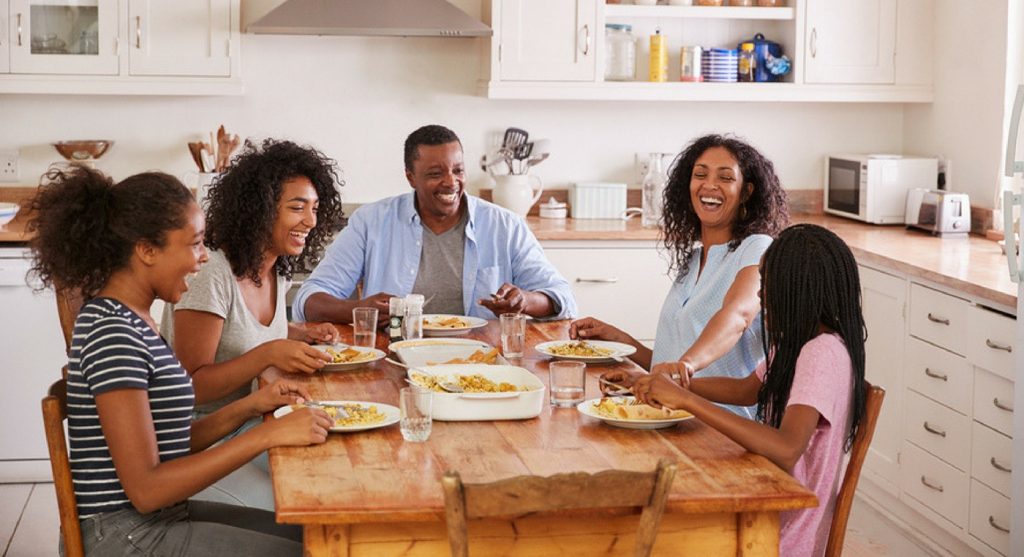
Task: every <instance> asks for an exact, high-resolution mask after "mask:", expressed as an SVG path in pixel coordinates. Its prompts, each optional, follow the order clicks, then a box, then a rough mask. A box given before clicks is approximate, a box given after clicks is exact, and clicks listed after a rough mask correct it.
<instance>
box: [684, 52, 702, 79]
mask: <svg viewBox="0 0 1024 557" xmlns="http://www.w3.org/2000/svg"><path fill="white" fill-rule="evenodd" d="M679 81H704V77H703V75H702V74H701V47H699V46H684V47H683V48H681V49H680V50H679Z"/></svg>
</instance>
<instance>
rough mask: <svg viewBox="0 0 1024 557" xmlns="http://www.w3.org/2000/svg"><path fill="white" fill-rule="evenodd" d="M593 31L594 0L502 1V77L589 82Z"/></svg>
mask: <svg viewBox="0 0 1024 557" xmlns="http://www.w3.org/2000/svg"><path fill="white" fill-rule="evenodd" d="M598 31H600V32H601V37H603V36H604V27H603V26H602V27H601V29H600V30H599V29H598V28H597V5H596V4H595V3H594V1H593V0H503V1H502V2H501V30H500V35H499V36H500V41H501V42H500V44H499V45H498V53H499V55H498V59H499V63H500V68H501V79H503V80H510V81H552V80H558V81H593V80H594V77H595V74H596V68H597V62H596V60H597V55H596V53H595V50H596V49H595V43H596V42H597V40H598Z"/></svg>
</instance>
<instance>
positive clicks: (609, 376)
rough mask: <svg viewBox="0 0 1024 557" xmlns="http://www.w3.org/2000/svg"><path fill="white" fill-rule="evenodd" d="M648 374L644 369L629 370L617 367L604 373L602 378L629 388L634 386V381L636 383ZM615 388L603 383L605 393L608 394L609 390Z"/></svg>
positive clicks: (602, 387) (602, 389)
mask: <svg viewBox="0 0 1024 557" xmlns="http://www.w3.org/2000/svg"><path fill="white" fill-rule="evenodd" d="M646 375H647V374H646V373H644V372H642V371H627V370H620V369H616V370H613V371H607V372H605V373H602V374H601V379H604V380H605V381H608V382H609V383H615V384H616V385H621V386H623V387H625V388H627V389H629V388H631V387H632V386H633V384H634V383H636V381H637V380H638V379H640V378H641V377H645V376H646ZM613 388H614V387H611V386H609V385H606V384H604V383H601V392H602V393H604V394H608V391H609V390H611V389H613Z"/></svg>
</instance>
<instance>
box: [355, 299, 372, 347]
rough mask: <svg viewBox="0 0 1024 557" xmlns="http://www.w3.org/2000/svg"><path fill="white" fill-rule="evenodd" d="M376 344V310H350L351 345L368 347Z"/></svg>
mask: <svg viewBox="0 0 1024 557" xmlns="http://www.w3.org/2000/svg"><path fill="white" fill-rule="evenodd" d="M376 344H377V308H355V309H353V310H352V345H353V346H369V347H370V348H373V347H374V346H376Z"/></svg>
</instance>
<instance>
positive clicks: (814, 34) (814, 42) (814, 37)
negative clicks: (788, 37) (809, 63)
mask: <svg viewBox="0 0 1024 557" xmlns="http://www.w3.org/2000/svg"><path fill="white" fill-rule="evenodd" d="M817 57H818V28H817V27H811V58H817Z"/></svg>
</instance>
